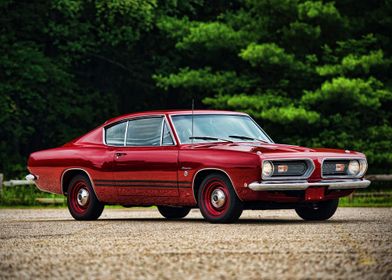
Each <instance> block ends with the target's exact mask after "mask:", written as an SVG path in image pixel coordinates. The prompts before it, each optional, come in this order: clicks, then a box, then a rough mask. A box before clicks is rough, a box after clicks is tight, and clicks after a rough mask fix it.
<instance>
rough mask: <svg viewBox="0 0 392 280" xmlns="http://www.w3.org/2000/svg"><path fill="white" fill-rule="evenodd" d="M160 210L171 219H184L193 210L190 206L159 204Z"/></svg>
mask: <svg viewBox="0 0 392 280" xmlns="http://www.w3.org/2000/svg"><path fill="white" fill-rule="evenodd" d="M158 211H159V213H161V215H162V216H163V217H165V218H166V219H169V220H176V219H182V218H184V217H185V216H186V215H188V214H189V211H191V209H190V208H188V207H174V206H173V207H172V206H158Z"/></svg>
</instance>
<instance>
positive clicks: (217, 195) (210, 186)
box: [202, 179, 230, 217]
mask: <svg viewBox="0 0 392 280" xmlns="http://www.w3.org/2000/svg"><path fill="white" fill-rule="evenodd" d="M222 195H223V196H224V197H223V196H222ZM202 199H203V204H204V206H205V208H206V210H207V212H208V214H209V215H211V216H214V217H219V216H222V215H224V214H225V213H226V212H227V210H228V208H229V205H230V196H229V191H228V189H227V186H226V184H225V182H223V181H221V180H219V179H212V180H210V181H208V182H207V183H206V185H205V187H204V188H203V194H202Z"/></svg>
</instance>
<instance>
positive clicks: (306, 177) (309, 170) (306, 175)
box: [261, 158, 316, 181]
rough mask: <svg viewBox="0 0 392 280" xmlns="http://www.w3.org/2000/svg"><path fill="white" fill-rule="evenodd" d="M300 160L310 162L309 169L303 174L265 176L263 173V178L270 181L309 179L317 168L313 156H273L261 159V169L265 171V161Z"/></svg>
mask: <svg viewBox="0 0 392 280" xmlns="http://www.w3.org/2000/svg"><path fill="white" fill-rule="evenodd" d="M298 160H304V161H306V162H308V163H310V167H308V169H307V170H306V172H305V174H304V175H303V176H291V177H264V176H263V175H261V177H262V179H263V180H268V181H278V180H279V181H282V180H288V179H290V180H293V179H294V180H302V179H308V178H309V177H310V176H312V174H313V172H314V170H315V168H316V167H315V165H314V161H313V160H312V159H311V158H272V159H268V158H264V159H263V160H262V161H261V171H263V164H264V161H270V162H274V161H298ZM261 174H263V172H261Z"/></svg>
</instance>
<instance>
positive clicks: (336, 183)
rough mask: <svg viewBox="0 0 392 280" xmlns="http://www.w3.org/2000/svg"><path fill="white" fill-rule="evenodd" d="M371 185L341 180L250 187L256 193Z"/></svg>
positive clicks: (272, 182)
mask: <svg viewBox="0 0 392 280" xmlns="http://www.w3.org/2000/svg"><path fill="white" fill-rule="evenodd" d="M369 185H370V181H369V180H365V179H363V180H340V181H320V182H314V183H309V182H308V181H293V182H290V181H275V182H274V181H269V182H261V183H259V182H253V183H250V184H249V185H248V187H249V188H250V189H251V190H254V191H294V190H296V191H297V190H306V189H307V188H309V187H328V189H329V190H349V189H364V188H367V187H368V186H369Z"/></svg>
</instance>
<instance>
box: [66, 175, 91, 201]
mask: <svg viewBox="0 0 392 280" xmlns="http://www.w3.org/2000/svg"><path fill="white" fill-rule="evenodd" d="M76 175H85V176H86V177H87V178H89V179H90V177H89V176H88V174H87V172H86V171H83V170H81V169H71V170H67V171H65V172H64V174H63V177H62V181H61V190H62V191H63V194H64V195H66V194H67V193H68V186H69V183H70V182H71V180H72V178H74V177H75V176H76Z"/></svg>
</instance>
